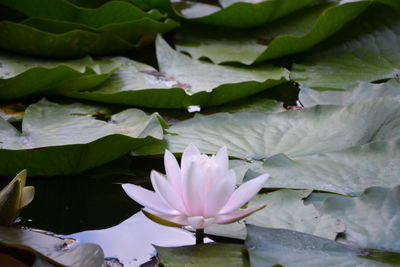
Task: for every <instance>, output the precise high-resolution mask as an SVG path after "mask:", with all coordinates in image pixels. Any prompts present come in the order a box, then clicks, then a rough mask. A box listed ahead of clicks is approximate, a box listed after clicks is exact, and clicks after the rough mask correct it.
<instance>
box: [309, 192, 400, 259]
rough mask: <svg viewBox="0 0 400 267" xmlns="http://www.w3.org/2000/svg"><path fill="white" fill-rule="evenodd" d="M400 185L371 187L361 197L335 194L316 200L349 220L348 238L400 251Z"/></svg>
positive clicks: (323, 209) (327, 211)
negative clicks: (319, 200)
mask: <svg viewBox="0 0 400 267" xmlns="http://www.w3.org/2000/svg"><path fill="white" fill-rule="evenodd" d="M399 203H400V186H396V187H392V188H384V187H371V188H368V189H367V190H365V192H364V193H363V194H362V195H361V196H360V197H355V198H349V197H343V196H332V197H329V198H328V199H326V200H325V201H324V202H323V203H320V204H316V205H317V207H318V209H319V210H320V211H321V212H323V213H324V214H329V215H332V216H335V217H337V218H339V219H340V220H342V221H343V222H344V223H345V224H346V232H345V239H346V241H349V242H352V243H353V244H356V245H357V246H359V247H363V248H368V249H378V250H384V251H392V252H400V243H399V238H400V209H399Z"/></svg>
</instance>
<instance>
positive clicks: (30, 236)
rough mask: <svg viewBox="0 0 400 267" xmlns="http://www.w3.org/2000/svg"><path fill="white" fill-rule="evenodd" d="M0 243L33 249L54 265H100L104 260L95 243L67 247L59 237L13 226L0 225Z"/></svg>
mask: <svg viewBox="0 0 400 267" xmlns="http://www.w3.org/2000/svg"><path fill="white" fill-rule="evenodd" d="M0 244H1V245H3V246H7V247H11V248H18V249H23V250H28V251H33V252H34V253H36V254H38V255H39V256H40V257H41V258H43V259H44V260H45V261H47V262H49V263H51V264H54V265H56V266H76V267H100V266H102V264H103V262H104V253H103V250H102V249H101V247H100V246H98V245H96V244H82V245H79V246H77V247H74V248H71V249H68V248H67V244H66V243H65V242H64V240H62V239H60V238H57V237H53V236H50V235H47V234H43V233H40V232H35V231H31V230H25V229H19V228H14V227H4V226H0ZM50 266H52V265H50Z"/></svg>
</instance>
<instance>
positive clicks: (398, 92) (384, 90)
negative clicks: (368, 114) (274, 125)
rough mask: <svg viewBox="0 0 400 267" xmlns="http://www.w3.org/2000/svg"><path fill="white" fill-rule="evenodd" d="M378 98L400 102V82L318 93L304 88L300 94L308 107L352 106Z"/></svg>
mask: <svg viewBox="0 0 400 267" xmlns="http://www.w3.org/2000/svg"><path fill="white" fill-rule="evenodd" d="M377 97H391V98H392V99H394V100H397V101H400V82H399V81H397V80H395V79H391V80H389V81H388V82H386V83H379V84H374V83H366V82H360V83H359V84H358V85H357V86H355V87H353V88H351V89H348V90H343V91H317V90H313V89H310V88H308V87H302V88H301V90H300V94H299V99H300V101H301V103H302V104H303V105H304V106H306V107H311V106H315V105H344V106H345V105H350V104H353V103H355V102H360V101H365V100H368V99H373V98H377Z"/></svg>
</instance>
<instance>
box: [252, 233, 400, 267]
mask: <svg viewBox="0 0 400 267" xmlns="http://www.w3.org/2000/svg"><path fill="white" fill-rule="evenodd" d="M247 232H248V236H247V240H246V243H245V246H246V248H247V249H248V251H249V255H250V264H251V266H254V267H261V266H262V267H272V266H285V267H294V266H310V267H314V266H315V267H317V266H318V267H319V266H343V267H353V266H359V267H361V266H370V267H378V266H379V267H389V266H394V265H391V264H385V263H382V262H377V261H372V260H369V259H367V258H365V257H364V258H363V257H361V256H366V255H367V253H366V252H364V251H362V250H361V249H358V248H355V247H351V246H348V245H344V244H341V243H338V242H335V241H332V240H329V239H325V238H321V237H316V236H313V235H310V234H305V233H301V232H295V231H291V230H285V229H273V228H263V227H258V226H254V225H248V226H247Z"/></svg>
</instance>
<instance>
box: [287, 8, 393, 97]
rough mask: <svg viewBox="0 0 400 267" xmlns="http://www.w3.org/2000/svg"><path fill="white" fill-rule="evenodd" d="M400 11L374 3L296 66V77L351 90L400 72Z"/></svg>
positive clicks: (313, 85)
mask: <svg viewBox="0 0 400 267" xmlns="http://www.w3.org/2000/svg"><path fill="white" fill-rule="evenodd" d="M399 36H400V10H399V9H394V8H390V7H387V6H383V5H381V6H378V5H374V6H371V8H370V9H369V11H368V12H366V13H364V14H363V15H362V16H360V17H359V18H358V19H357V20H356V21H354V22H353V23H351V24H350V25H348V27H346V28H345V29H344V30H343V31H342V32H341V33H340V34H338V35H336V36H335V38H336V39H335V40H334V41H331V42H329V43H327V44H326V46H323V47H321V50H319V52H318V51H317V52H314V53H312V54H309V55H308V56H307V57H306V58H304V59H302V60H299V61H298V63H299V64H298V65H295V66H294V72H293V73H292V74H293V78H294V80H295V81H297V82H299V83H300V84H302V85H305V86H308V87H310V88H312V89H321V90H322V89H323V90H327V89H347V88H351V87H353V86H356V85H357V84H358V82H360V81H364V82H372V81H379V80H383V79H389V78H396V77H398V76H399V75H400V72H399V69H400V48H399V47H400V37H399Z"/></svg>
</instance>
